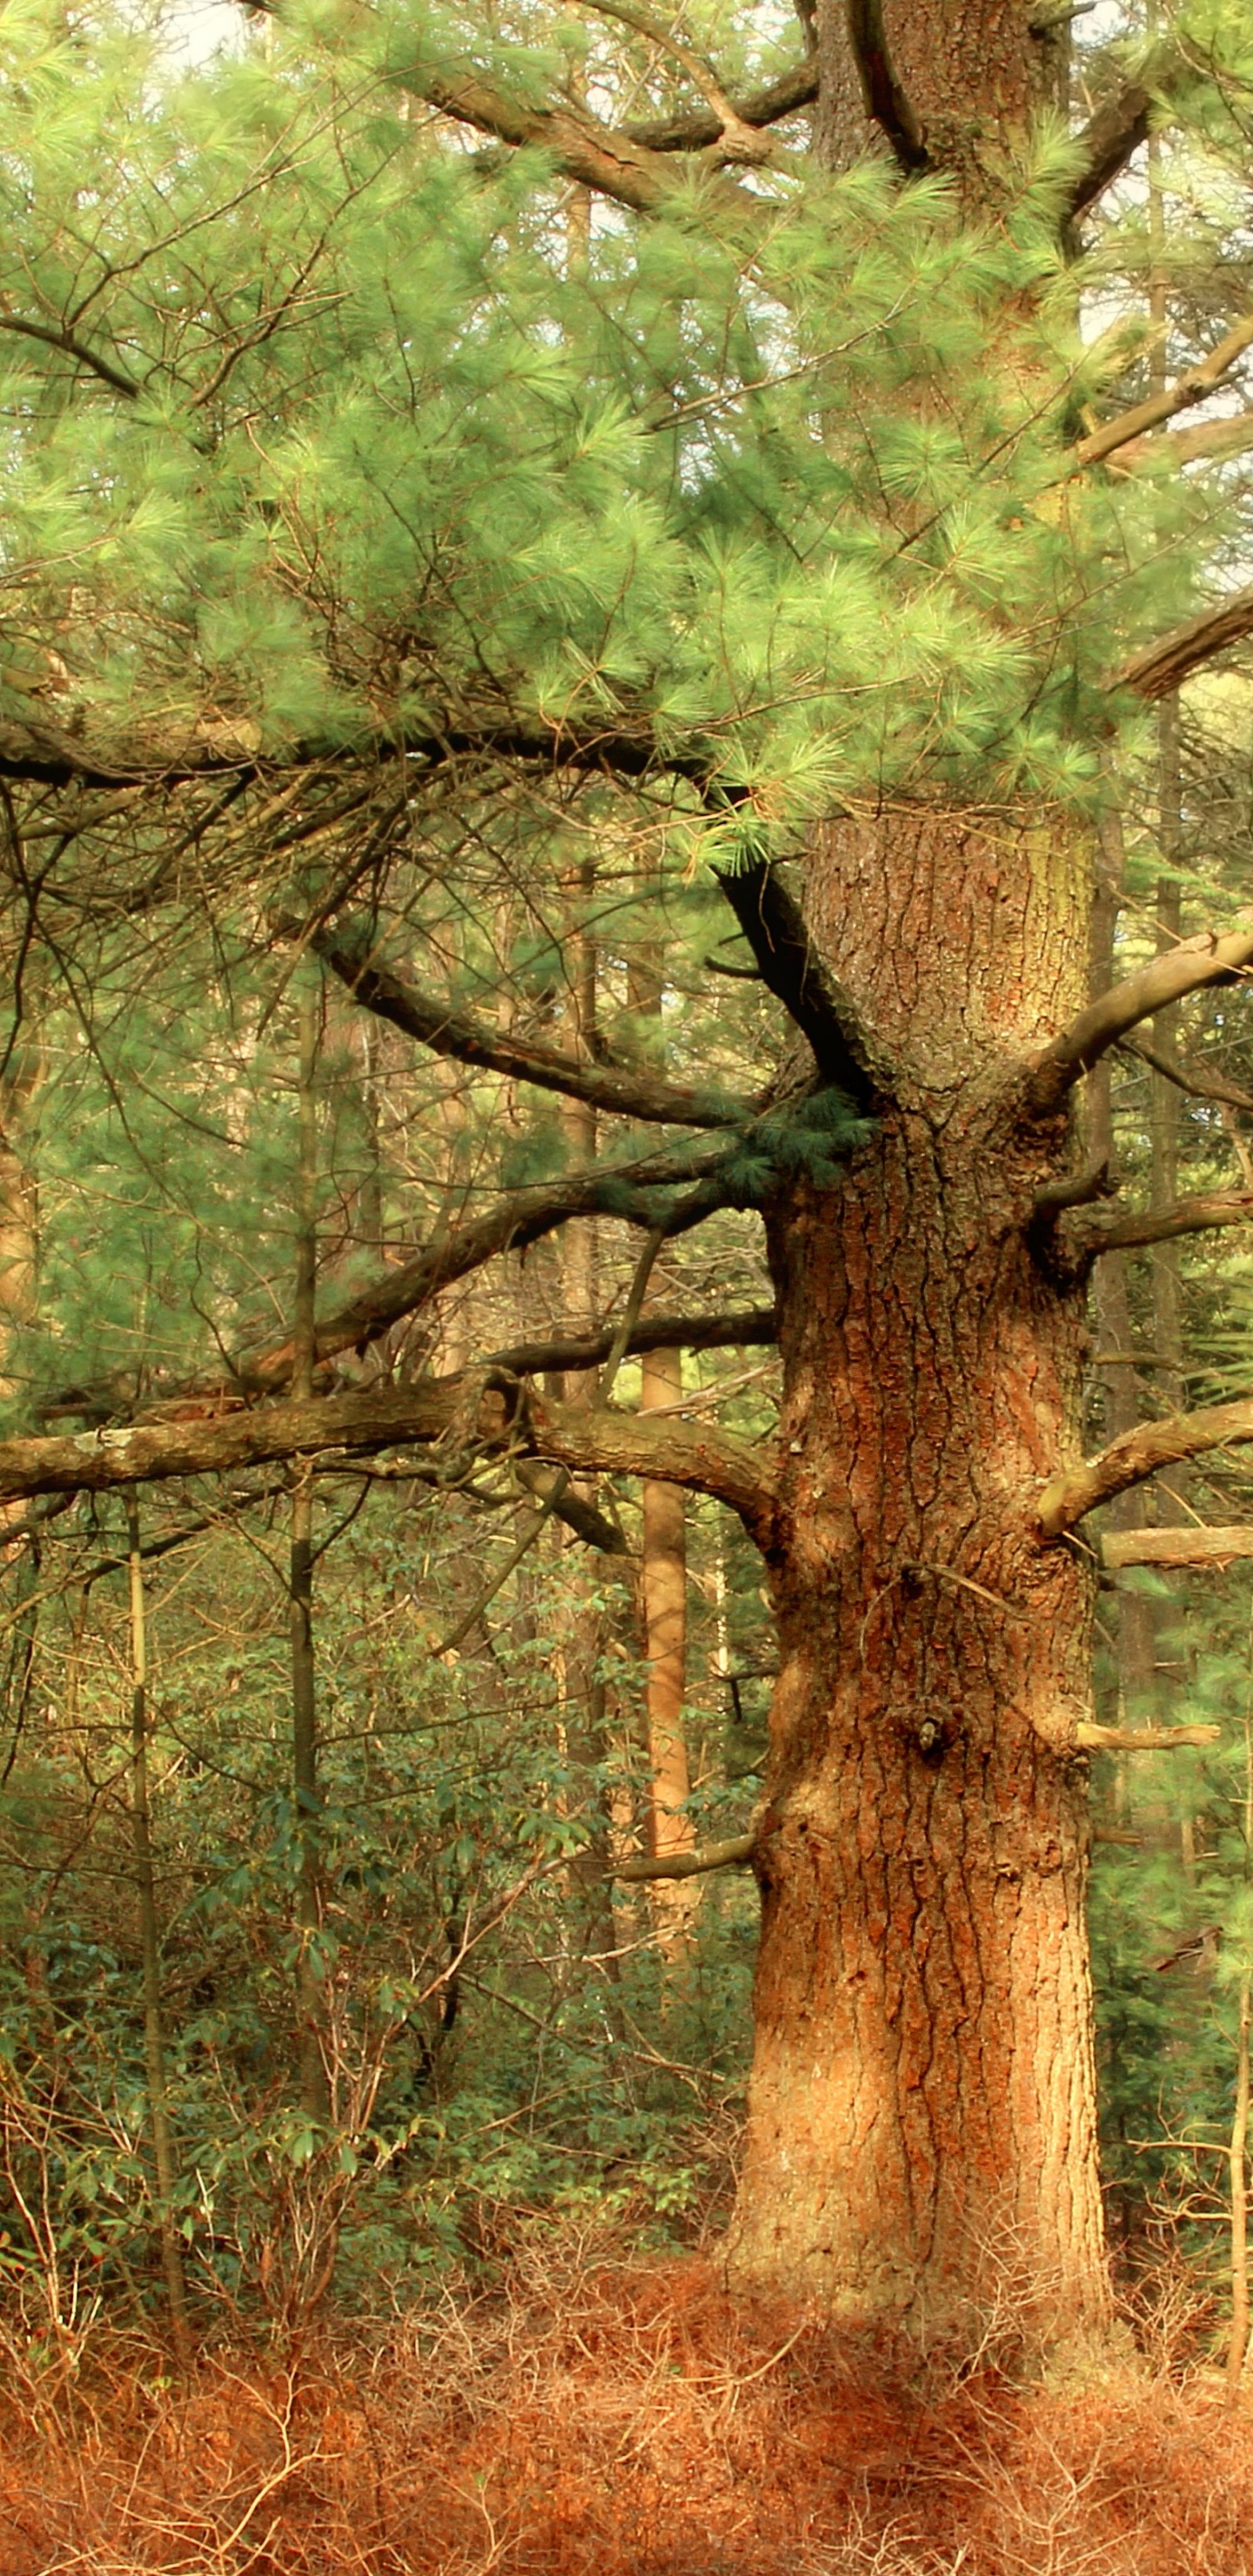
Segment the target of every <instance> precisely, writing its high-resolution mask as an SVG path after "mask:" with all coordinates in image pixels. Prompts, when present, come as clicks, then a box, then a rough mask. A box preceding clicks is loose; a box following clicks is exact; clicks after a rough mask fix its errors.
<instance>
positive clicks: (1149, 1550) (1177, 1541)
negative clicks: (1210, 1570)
mask: <svg viewBox="0 0 1253 2576" xmlns="http://www.w3.org/2000/svg"><path fill="white" fill-rule="evenodd" d="M1245 1556H1253V1521H1236V1522H1234V1523H1232V1524H1231V1525H1230V1526H1229V1527H1227V1528H1225V1529H1212V1528H1211V1529H1203V1528H1200V1529H1199V1528H1195V1527H1190V1526H1189V1525H1188V1524H1187V1523H1186V1522H1180V1523H1178V1524H1177V1525H1176V1526H1173V1527H1171V1528H1170V1529H1130V1530H1105V1531H1103V1532H1102V1535H1101V1563H1102V1565H1103V1566H1105V1567H1107V1569H1108V1571H1109V1572H1110V1573H1111V1574H1115V1573H1117V1572H1118V1571H1119V1569H1120V1568H1121V1567H1122V1566H1124V1565H1172V1566H1186V1565H1218V1566H1223V1565H1231V1564H1232V1563H1233V1562H1234V1560H1235V1559H1236V1558H1237V1557H1245Z"/></svg>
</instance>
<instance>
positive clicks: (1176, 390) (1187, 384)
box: [1072, 313, 1253, 465]
mask: <svg viewBox="0 0 1253 2576" xmlns="http://www.w3.org/2000/svg"><path fill="white" fill-rule="evenodd" d="M1251 343H1253V314H1248V313H1246V314H1245V316H1244V318H1243V320H1242V321H1240V322H1237V323H1235V325H1234V326H1233V328H1232V329H1231V330H1230V331H1228V332H1227V334H1226V336H1225V338H1224V339H1222V340H1220V341H1219V343H1218V346H1217V348H1216V349H1211V351H1210V354H1209V356H1208V358H1202V359H1201V361H1200V363H1199V364H1198V365H1197V366H1195V367H1188V368H1187V369H1186V370H1185V372H1184V374H1183V375H1181V376H1176V378H1175V381H1174V383H1173V385H1166V386H1165V387H1164V388H1163V390H1162V392H1161V393H1160V394H1150V395H1149V397H1148V400H1147V401H1146V402H1142V403H1136V404H1135V405H1134V407H1133V409H1132V410H1131V411H1124V412H1120V413H1119V415H1118V418H1117V420H1107V421H1105V422H1104V423H1103V424H1102V426H1101V428H1100V429H1094V430H1093V431H1092V432H1091V434H1090V436H1089V437H1087V438H1081V439H1079V440H1077V441H1076V444H1075V446H1074V448H1073V450H1072V454H1073V456H1074V460H1075V463H1076V464H1077V465H1100V464H1101V463H1103V461H1104V459H1105V458H1106V457H1107V456H1113V455H1115V454H1116V453H1117V451H1118V449H1119V448H1120V447H1128V446H1130V444H1131V442H1132V440H1133V439H1137V438H1143V437H1144V436H1145V435H1146V433H1147V432H1148V431H1149V430H1150V429H1157V428H1158V427H1159V425H1160V424H1161V422H1162V421H1164V420H1173V418H1174V415H1175V413H1176V412H1179V411H1190V410H1191V409H1192V406H1193V404H1194V403H1199V402H1204V401H1205V398H1206V396H1207V394H1212V393H1213V391H1214V389H1215V387H1216V386H1217V385H1220V384H1221V383H1222V380H1223V378H1224V376H1226V375H1229V374H1230V372H1231V369H1232V368H1233V367H1234V365H1235V363H1236V360H1237V358H1242V357H1243V355H1244V352H1245V350H1246V349H1247V348H1248V347H1249V346H1250V344H1251Z"/></svg>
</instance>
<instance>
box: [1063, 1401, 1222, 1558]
mask: <svg viewBox="0 0 1253 2576" xmlns="http://www.w3.org/2000/svg"><path fill="white" fill-rule="evenodd" d="M1244 1440H1253V1397H1249V1396H1241V1397H1240V1398H1238V1399H1237V1401H1236V1402H1235V1403H1234V1404H1209V1405H1205V1406H1204V1407H1203V1408H1202V1409H1201V1410H1200V1411H1199V1412H1197V1413H1172V1414H1169V1415H1167V1417H1166V1419H1165V1420H1164V1421H1162V1422H1141V1423H1137V1424H1136V1426H1135V1428H1134V1429H1133V1430H1131V1431H1124V1432H1122V1433H1120V1435H1119V1437H1118V1439H1117V1440H1111V1442H1110V1444H1109V1447H1108V1448H1107V1449H1102V1450H1101V1451H1100V1453H1099V1455H1098V1456H1097V1457H1095V1458H1089V1459H1088V1460H1087V1462H1086V1464H1085V1465H1083V1466H1082V1467H1070V1468H1066V1469H1064V1470H1063V1471H1062V1472H1061V1473H1060V1474H1059V1475H1056V1476H1053V1477H1051V1478H1050V1480H1049V1482H1048V1484H1047V1485H1046V1486H1045V1488H1044V1491H1043V1493H1042V1494H1041V1496H1040V1502H1039V1508H1038V1515H1037V1517H1038V1525H1039V1531H1040V1536H1041V1537H1042V1538H1046V1539H1048V1538H1061V1537H1062V1536H1063V1534H1064V1533H1065V1531H1067V1530H1071V1529H1074V1527H1075V1525H1076V1523H1077V1522H1079V1521H1081V1520H1082V1519H1083V1517H1084V1515H1085V1513H1087V1512H1091V1511H1095V1509H1096V1506H1097V1504H1098V1503H1108V1502H1110V1501H1112V1499H1113V1497H1114V1495H1115V1494H1125V1493H1126V1492H1127V1491H1128V1489H1129V1487H1130V1486H1132V1485H1142V1484H1143V1483H1144V1481H1145V1478H1146V1477H1148V1476H1154V1475H1156V1473H1157V1471H1158V1469H1159V1468H1160V1467H1174V1466H1177V1465H1178V1464H1179V1462H1180V1460H1181V1459H1184V1458H1200V1457H1203V1456H1204V1454H1205V1452H1206V1450H1209V1449H1225V1448H1228V1447H1232V1446H1234V1445H1236V1444H1237V1443H1238V1442H1240V1441H1244Z"/></svg>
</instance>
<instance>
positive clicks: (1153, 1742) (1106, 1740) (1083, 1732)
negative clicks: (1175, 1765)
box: [1075, 1725, 1222, 1753]
mask: <svg viewBox="0 0 1253 2576" xmlns="http://www.w3.org/2000/svg"><path fill="white" fill-rule="evenodd" d="M1221 1735H1222V1728H1221V1726H1088V1725H1080V1726H1077V1727H1076V1728H1075V1742H1076V1744H1077V1745H1078V1746H1079V1747H1080V1749H1081V1751H1083V1752H1084V1753H1178V1752H1180V1751H1182V1750H1183V1749H1184V1748H1185V1747H1187V1746H1189V1745H1190V1746H1192V1747H1194V1748H1196V1747H1199V1746H1202V1745H1206V1744H1217V1743H1218V1742H1219V1739H1220V1737H1221Z"/></svg>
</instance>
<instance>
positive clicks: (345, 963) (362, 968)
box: [311, 925, 750, 1127]
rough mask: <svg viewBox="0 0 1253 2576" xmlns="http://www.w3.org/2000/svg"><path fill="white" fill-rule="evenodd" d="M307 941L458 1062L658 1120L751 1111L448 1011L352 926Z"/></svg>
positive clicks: (719, 1118) (379, 1013) (353, 986)
mask: <svg viewBox="0 0 1253 2576" xmlns="http://www.w3.org/2000/svg"><path fill="white" fill-rule="evenodd" d="M311 945H312V946H313V947H314V948H315V949H316V950H317V953H318V955H319V956H320V957H321V958H323V959H324V961H325V963H326V964H327V965H328V966H329V967H330V968H331V969H332V972H333V973H334V974H336V975H338V976H339V978H340V981H341V983H344V984H346V985H347V987H348V990H349V992H350V993H351V995H352V997H353V1000H354V1001H355V1002H359V1003H360V1004H361V1006H362V1008H363V1010H367V1011H372V1012H373V1013H374V1014H375V1016H376V1018H378V1019H382V1020H387V1021H389V1022H390V1024H391V1026H392V1027H393V1028H396V1029H400V1030H402V1031H403V1032H404V1035H405V1036H406V1037H411V1038H416V1039H417V1040H418V1042H419V1044H420V1045H422V1046H429V1047H431V1048H433V1049H434V1051H435V1053H436V1054H437V1055H444V1056H452V1057H453V1058H455V1060H456V1062H457V1063H459V1064H472V1065H481V1066H482V1067H483V1068H484V1070H485V1071H487V1072H489V1073H500V1074H504V1075H505V1076H506V1077H507V1078H508V1079H509V1080H510V1081H514V1082H530V1083H534V1084H535V1085H536V1086H537V1088H538V1089H539V1090H541V1091H556V1092H559V1093H561V1094H562V1096H563V1097H564V1098H566V1099H570V1100H585V1101H588V1102H590V1103H591V1105H592V1106H593V1107H594V1108H597V1109H603V1110H606V1111H609V1112H610V1113H612V1114H613V1115H616V1116H618V1117H622V1118H634V1119H642V1120H644V1121H646V1122H652V1123H654V1124H656V1125H668V1126H686V1127H725V1126H727V1125H728V1124H732V1123H734V1121H735V1120H736V1119H737V1118H743V1117H746V1116H748V1115H749V1114H750V1113H749V1109H748V1104H747V1103H740V1102H735V1101H727V1100H726V1099H725V1098H724V1099H722V1100H715V1099H714V1097H713V1095H712V1094H711V1093H710V1092H702V1091H689V1090H686V1089H685V1088H683V1086H682V1085H680V1084H679V1083H672V1082H666V1081H664V1080H663V1079H662V1078H661V1077H660V1076H658V1075H655V1074H651V1073H649V1072H647V1071H646V1070H642V1069H641V1070H628V1069H627V1068H625V1067H621V1066H617V1065H606V1064H595V1063H580V1062H578V1061H577V1060H576V1058H575V1057H573V1056H571V1055H568V1054H566V1053H565V1051H564V1050H563V1049H562V1048H560V1047H550V1046H544V1045H542V1044H540V1043H538V1042H536V1041H534V1040H528V1039H524V1038H515V1037H512V1036H508V1037H507V1036H505V1035H504V1034H503V1032H501V1031H500V1030H498V1029H494V1028H492V1027H491V1026H490V1024H489V1023H487V1022H485V1021H480V1020H477V1019H476V1018H475V1017H474V1016H473V1014H472V1013H471V1012H469V1011H458V1010H453V1009H452V1008H451V1007H450V1005H449V1004H448V1003H447V1002H446V1001H445V1000H444V999H443V998H442V996H441V995H439V994H436V993H427V992H423V990H422V989H421V987H420V986H419V985H417V984H414V983H411V982H410V981H409V979H408V977H404V978H402V977H401V976H399V975H396V974H393V973H392V971H391V969H390V968H389V967H386V966H379V965H375V964H373V963H371V962H370V961H369V959H368V958H367V957H365V956H363V955H362V952H361V947H360V945H359V944H358V943H357V942H356V941H354V939H353V937H352V927H351V925H348V927H347V930H346V932H345V930H343V929H340V930H336V931H323V932H317V933H315V934H314V937H313V939H312V942H311Z"/></svg>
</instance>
